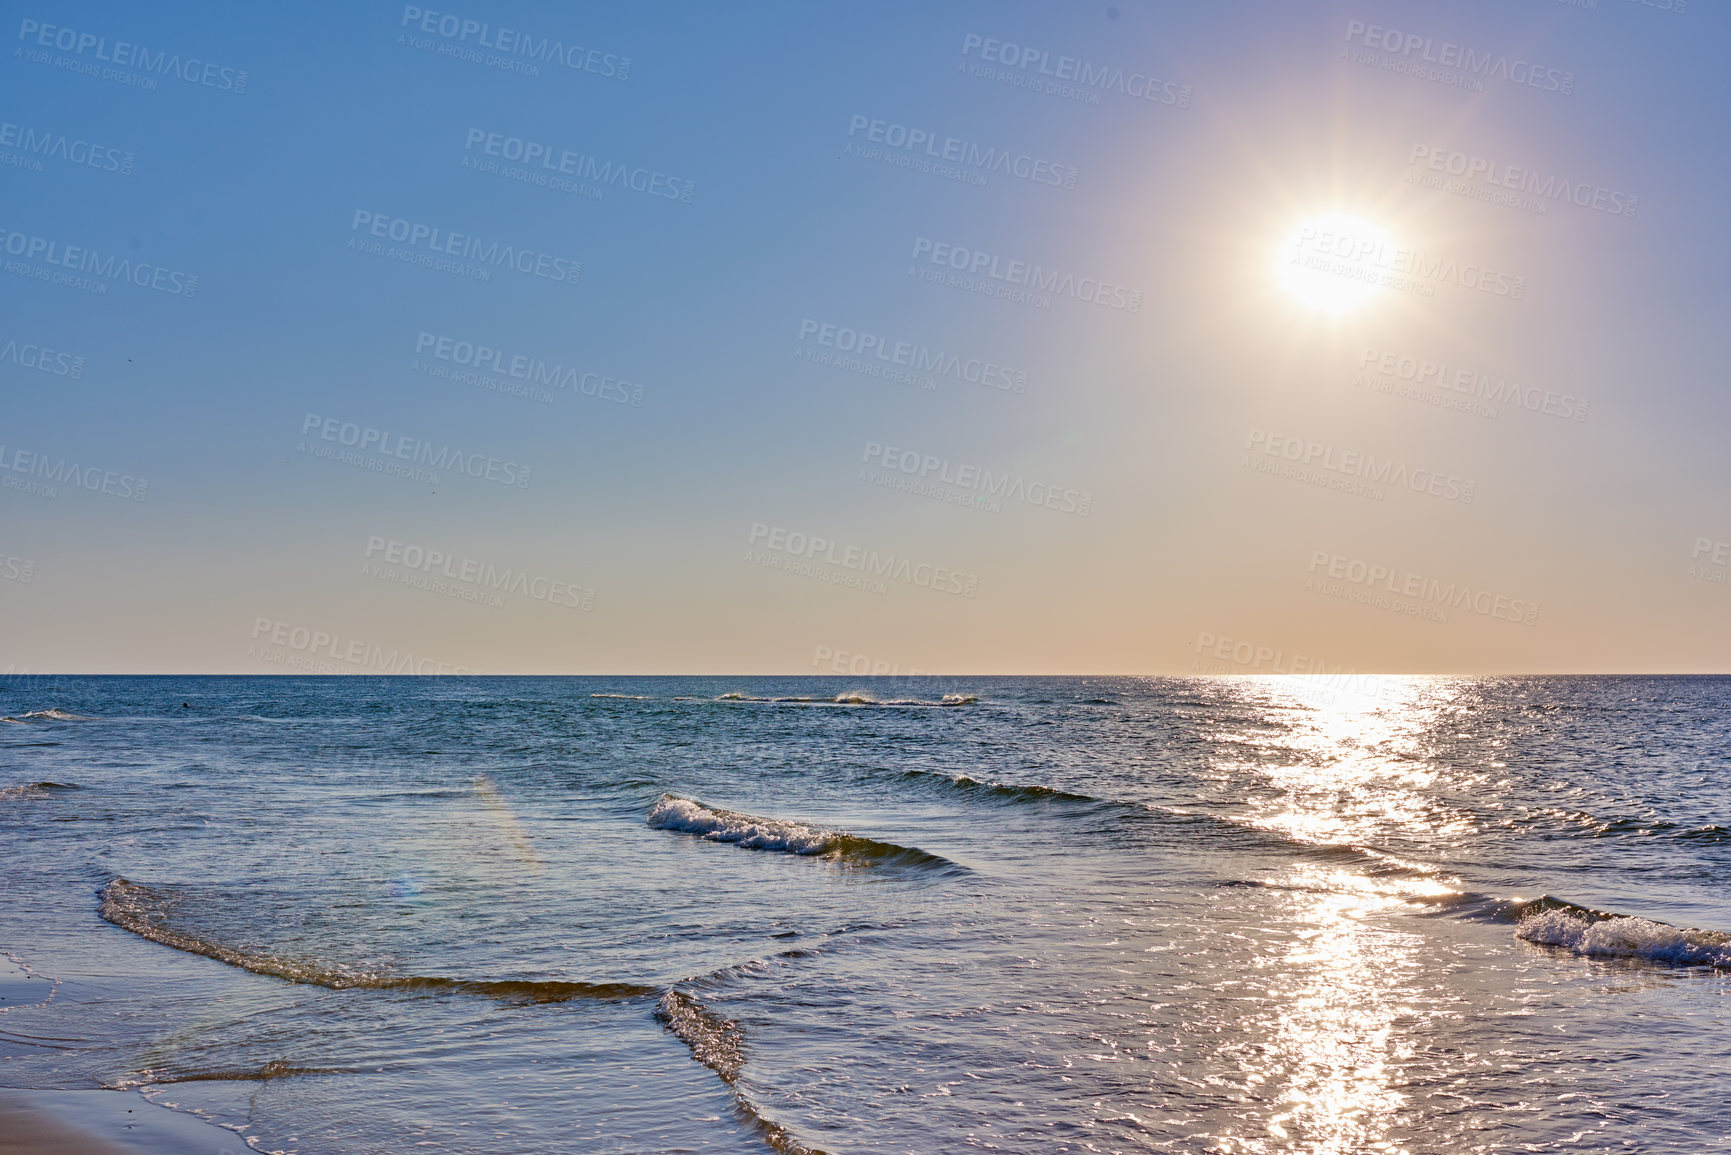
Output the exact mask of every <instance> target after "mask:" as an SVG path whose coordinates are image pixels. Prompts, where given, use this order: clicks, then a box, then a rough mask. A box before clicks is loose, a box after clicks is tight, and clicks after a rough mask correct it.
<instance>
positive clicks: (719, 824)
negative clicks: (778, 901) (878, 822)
mask: <svg viewBox="0 0 1731 1155" xmlns="http://www.w3.org/2000/svg"><path fill="white" fill-rule="evenodd" d="M647 821H648V823H649V825H650V826H652V827H654V828H655V829H657V830H677V831H681V832H683V833H686V834H695V835H698V836H699V837H701V838H704V839H706V840H708V841H710V842H731V843H733V844H734V845H735V846H741V847H744V848H745V849H747V850H773V851H779V852H781V853H783V854H799V855H806V856H823V857H826V858H834V859H838V860H840V861H842V862H847V863H850V864H853V865H858V866H879V865H885V866H905V867H914V868H917V869H932V870H942V871H959V870H961V869H963V868H962V867H960V866H958V865H957V864H956V863H954V862H951V861H950V860H949V859H947V858H943V857H940V856H939V855H936V854H929V853H927V852H926V851H924V850H920V849H918V848H917V847H911V846H898V845H896V844H895V843H893V842H879V841H878V840H876V839H874V838H860V837H858V836H857V835H853V834H848V833H847V832H846V831H842V830H828V829H825V828H823V827H819V826H808V825H806V824H805V823H803V822H792V821H788V820H786V819H781V818H760V817H758V816H757V815H754V814H741V813H739V812H738V811H734V810H720V809H712V808H710V807H708V806H704V805H703V804H702V803H700V802H693V801H692V800H691V799H689V798H678V797H675V796H674V795H672V794H663V795H662V796H661V797H660V798H658V799H656V801H655V805H654V806H652V807H650V809H649V817H648V819H647Z"/></svg>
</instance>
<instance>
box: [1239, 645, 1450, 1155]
mask: <svg viewBox="0 0 1731 1155" xmlns="http://www.w3.org/2000/svg"><path fill="white" fill-rule="evenodd" d="M1244 682H1245V684H1244V687H1243V697H1242V699H1241V701H1242V703H1243V705H1245V706H1246V707H1250V708H1251V709H1252V710H1253V712H1254V713H1255V714H1256V715H1259V716H1261V717H1264V718H1275V717H1278V718H1279V720H1280V723H1281V724H1280V725H1279V726H1277V727H1258V726H1254V725H1251V726H1246V727H1245V728H1244V729H1243V730H1242V731H1241V732H1240V733H1239V734H1237V735H1236V738H1237V741H1236V743H1235V745H1234V746H1233V747H1232V748H1233V749H1234V750H1235V752H1234V753H1232V754H1230V755H1227V756H1226V757H1228V758H1230V762H1229V763H1223V764H1222V766H1221V767H1220V769H1221V770H1222V771H1229V772H1230V773H1231V774H1232V775H1234V776H1237V777H1241V776H1243V775H1245V774H1246V773H1247V772H1248V773H1249V774H1250V775H1251V776H1252V777H1253V779H1254V780H1256V781H1258V782H1259V783H1260V788H1259V789H1258V790H1256V791H1254V792H1253V794H1252V796H1251V797H1250V799H1249V800H1248V801H1247V803H1246V806H1245V811H1246V812H1244V813H1243V814H1242V816H1241V820H1242V821H1244V822H1245V823H1246V824H1248V825H1250V826H1253V827H1255V828H1258V829H1262V830H1266V831H1269V832H1271V833H1274V834H1277V835H1279V836H1280V837H1282V838H1285V839H1289V840H1292V841H1294V842H1297V843H1301V844H1304V845H1308V846H1313V847H1316V848H1318V849H1319V850H1320V849H1322V848H1328V849H1329V850H1331V851H1332V850H1342V849H1350V850H1351V851H1354V852H1357V854H1358V864H1356V865H1349V866H1344V867H1342V866H1324V865H1322V864H1318V863H1302V864H1299V865H1295V866H1293V867H1291V868H1289V869H1287V870H1285V871H1283V872H1282V875H1281V877H1279V878H1276V879H1271V880H1269V881H1268V883H1267V885H1269V886H1270V887H1273V888H1275V889H1278V890H1280V891H1283V892H1285V894H1286V896H1287V898H1286V909H1285V913H1286V916H1287V919H1288V921H1287V922H1286V924H1285V926H1284V927H1271V928H1269V929H1270V931H1271V932H1273V933H1275V934H1278V935H1279V936H1280V940H1281V942H1282V945H1281V946H1280V947H1278V948H1275V949H1269V950H1267V951H1265V952H1264V953H1262V954H1261V955H1260V956H1259V957H1258V958H1257V960H1256V962H1255V964H1254V967H1255V971H1256V973H1257V986H1258V994H1259V996H1260V997H1257V998H1255V999H1253V1000H1252V1003H1251V1005H1252V1007H1253V1008H1254V1009H1253V1010H1251V1011H1250V1012H1249V1013H1248V1014H1247V1015H1246V1017H1245V1019H1246V1021H1245V1022H1244V1024H1243V1026H1244V1027H1245V1030H1244V1032H1243V1033H1242V1035H1241V1036H1240V1038H1241V1040H1242V1039H1250V1040H1256V1042H1254V1043H1245V1042H1243V1041H1240V1042H1237V1043H1235V1044H1231V1045H1230V1046H1228V1047H1227V1048H1226V1049H1227V1050H1228V1051H1230V1052H1231V1053H1230V1054H1223V1055H1222V1057H1223V1058H1227V1059H1229V1060H1231V1061H1233V1062H1234V1063H1235V1064H1236V1066H1237V1067H1238V1069H1239V1071H1240V1073H1241V1078H1242V1079H1243V1082H1244V1084H1245V1086H1246V1087H1247V1089H1249V1090H1250V1091H1251V1093H1252V1098H1253V1099H1254V1101H1255V1103H1256V1109H1254V1110H1252V1111H1251V1112H1250V1113H1249V1115H1248V1116H1247V1117H1244V1118H1243V1120H1242V1130H1241V1131H1240V1132H1238V1133H1235V1134H1230V1135H1222V1136H1220V1139H1221V1142H1222V1148H1221V1149H1222V1150H1227V1151H1241V1152H1277V1151H1305V1152H1314V1153H1317V1155H1349V1153H1359V1152H1381V1153H1385V1155H1404V1152H1405V1151H1406V1148H1405V1147H1403V1146H1402V1145H1401V1142H1400V1141H1399V1140H1398V1139H1397V1138H1396V1136H1397V1135H1398V1134H1399V1132H1400V1130H1401V1116H1402V1112H1403V1109H1404V1108H1405V1105H1406V1101H1407V1100H1406V1095H1405V1093H1404V1092H1403V1091H1402V1090H1401V1087H1402V1084H1403V1082H1404V1079H1403V1074H1402V1071H1403V1066H1404V1065H1405V1064H1407V1063H1408V1062H1409V1061H1410V1060H1411V1059H1412V1057H1413V1056H1414V1055H1415V1054H1416V1052H1417V1049H1418V1045H1419V1042H1418V1040H1419V1038H1420V1035H1419V1033H1418V1032H1419V1030H1420V1029H1422V1026H1423V1023H1424V1020H1425V1019H1426V1017H1427V1015H1428V1014H1429V1013H1430V1012H1427V1011H1424V1010H1422V1009H1421V1007H1423V1006H1424V1004H1425V1000H1424V998H1423V997H1422V992H1421V990H1420V984H1421V983H1422V980H1423V975H1424V970H1425V965H1426V956H1425V951H1424V947H1423V940H1422V939H1421V938H1420V937H1419V935H1417V934H1415V933H1412V932H1410V931H1408V930H1405V929H1402V928H1401V926H1400V925H1399V921H1398V918H1397V917H1396V916H1397V915H1398V914H1399V913H1400V912H1401V911H1402V910H1404V909H1408V908H1410V906H1411V904H1413V903H1415V902H1417V903H1423V902H1425V901H1426V900H1434V899H1436V898H1439V897H1445V896H1447V895H1449V894H1451V893H1454V892H1455V886H1454V885H1453V884H1452V880H1450V879H1448V878H1446V877H1444V876H1443V875H1442V874H1441V873H1440V872H1439V871H1438V869H1437V868H1436V867H1434V866H1430V865H1426V864H1425V863H1424V862H1421V861H1417V860H1416V859H1415V857H1414V856H1411V855H1409V854H1403V853H1402V851H1404V850H1410V849H1415V848H1423V849H1424V851H1425V853H1424V855H1423V857H1424V858H1425V859H1426V860H1428V861H1433V862H1434V861H1435V860H1436V857H1437V853H1436V852H1437V851H1438V850H1442V849H1446V847H1447V846H1448V845H1449V844H1452V843H1456V842H1458V841H1459V840H1460V839H1461V837H1462V836H1463V835H1465V834H1467V833H1469V832H1470V831H1471V829H1472V826H1471V823H1470V821H1469V819H1468V817H1467V812H1466V811H1465V809H1464V808H1461V807H1454V806H1451V805H1449V804H1448V803H1446V802H1444V801H1441V800H1439V798H1438V790H1437V786H1438V781H1437V777H1438V771H1437V769H1436V767H1435V765H1434V764H1433V763H1432V762H1431V761H1430V760H1429V759H1428V758H1427V757H1426V752H1427V734H1428V733H1429V731H1430V729H1431V728H1432V727H1433V726H1434V724H1435V721H1436V719H1437V717H1438V715H1439V712H1440V711H1442V710H1444V709H1446V708H1447V703H1448V699H1449V697H1450V696H1451V693H1452V691H1451V688H1450V687H1449V685H1448V684H1447V683H1439V682H1437V681H1434V680H1429V679H1426V680H1420V679H1412V678H1395V677H1386V678H1363V679H1358V680H1357V681H1356V682H1355V692H1350V693H1347V692H1342V691H1340V690H1339V689H1338V688H1337V687H1329V688H1326V689H1321V690H1319V688H1318V687H1316V686H1315V685H1306V684H1305V679H1302V678H1290V677H1278V678H1258V679H1245V680H1244Z"/></svg>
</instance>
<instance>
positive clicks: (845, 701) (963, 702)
mask: <svg viewBox="0 0 1731 1155" xmlns="http://www.w3.org/2000/svg"><path fill="white" fill-rule="evenodd" d="M674 700H675V701H702V699H694V698H676V699H674ZM979 700H980V699H979V698H978V697H977V696H976V695H973V694H945V695H944V696H943V697H941V698H938V699H936V700H933V699H930V698H879V697H877V696H876V695H874V694H871V693H869V692H867V691H865V690H844V691H842V692H841V693H839V694H837V695H835V696H834V697H832V698H818V697H812V696H809V695H772V696H758V695H755V694H743V693H740V692H739V691H737V690H732V691H729V692H728V693H725V694H718V695H716V697H715V698H714V701H717V702H767V703H774V704H778V705H786V706H933V707H943V706H949V707H954V706H971V705H973V704H974V703H976V702H978V701H979Z"/></svg>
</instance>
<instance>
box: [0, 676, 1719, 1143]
mask: <svg viewBox="0 0 1731 1155" xmlns="http://www.w3.org/2000/svg"><path fill="white" fill-rule="evenodd" d="M1728 706H1731V681H1726V680H1718V679H1684V678H1674V679H1661V678H1512V679H1509V678H1504V679H1459V678H1410V679H1407V678H1388V679H1360V680H1356V681H1355V682H1354V683H1353V684H1352V685H1351V686H1341V685H1338V684H1333V683H1328V682H1315V681H1307V680H1304V679H1279V678H1271V679H1130V678H1047V679H994V678H982V679H968V680H957V679H918V678H916V679H895V680H881V681H873V680H869V679H868V680H851V681H842V680H835V679H762V678H689V679H671V678H669V679H658V678H633V679H623V678H610V679H593V678H524V679H509V678H505V679H501V678H488V679H400V680H391V679H359V678H342V679H337V678H328V679H327V678H306V679H265V678H87V679H61V680H59V681H57V682H53V683H43V682H38V681H20V682H15V683H13V684H12V685H9V686H3V687H0V712H4V713H5V714H6V715H8V718H7V721H6V722H4V723H0V846H3V848H4V872H3V874H0V896H3V898H4V902H3V903H0V951H4V952H5V953H6V954H7V955H8V956H9V957H10V958H11V960H12V963H11V965H10V966H9V967H6V972H5V973H3V974H0V1085H7V1086H13V1087H32V1088H92V1087H143V1088H145V1093H146V1094H147V1095H148V1096H149V1097H150V1098H151V1099H153V1100H154V1101H156V1102H158V1103H163V1104H168V1105H173V1106H175V1107H177V1108H179V1109H182V1110H185V1111H189V1112H194V1113H198V1114H200V1115H202V1116H204V1117H205V1118H208V1119H210V1120H212V1121H215V1122H218V1123H221V1124H225V1125H227V1126H229V1127H232V1128H235V1129H236V1130H237V1132H238V1134H240V1135H241V1136H243V1137H244V1138H245V1141H246V1142H247V1143H249V1144H250V1145H252V1146H253V1147H255V1148H257V1149H259V1150H264V1151H279V1152H304V1153H309V1155H310V1153H315V1152H403V1151H410V1150H416V1151H419V1150H426V1151H461V1152H523V1151H537V1152H555V1151H570V1152H592V1151H593V1152H614V1151H617V1152H655V1151H720V1152H735V1151H737V1152H763V1151H766V1150H782V1151H801V1150H806V1149H811V1150H823V1151H829V1152H835V1153H838V1155H839V1153H843V1152H862V1153H863V1152H886V1153H888V1152H896V1153H900V1152H918V1153H922V1155H923V1153H926V1152H940V1151H955V1150H963V1149H968V1148H980V1149H984V1150H998V1151H1008V1152H1055V1151H1076V1152H1082V1151H1091V1152H1118V1151H1121V1152H1136V1151H1186V1152H1187V1151H1198V1152H1200V1151H1220V1152H1277V1151H1306V1152H1326V1153H1341V1155H1345V1153H1349V1152H1390V1153H1393V1152H1402V1151H1405V1152H1413V1153H1416V1152H1478V1151H1531V1150H1568V1151H1613V1150H1614V1151H1643V1152H1699V1151H1702V1150H1707V1149H1714V1148H1722V1147H1731V1074H1728V1072H1731V1030H1728V1028H1731V998H1728V997H1727V996H1728V995H1731V943H1728V940H1727V939H1726V938H1725V936H1723V935H1721V934H1719V933H1717V931H1720V930H1731V891H1728V889H1727V884H1728V883H1731V767H1728V766H1727V760H1728V750H1731V745H1728V742H1727V734H1728V729H1731V727H1728V725H1727V721H1726V719H1727V708H1728ZM49 711H52V712H49ZM0 965H4V964H0ZM28 976H37V977H35V978H31V977H28Z"/></svg>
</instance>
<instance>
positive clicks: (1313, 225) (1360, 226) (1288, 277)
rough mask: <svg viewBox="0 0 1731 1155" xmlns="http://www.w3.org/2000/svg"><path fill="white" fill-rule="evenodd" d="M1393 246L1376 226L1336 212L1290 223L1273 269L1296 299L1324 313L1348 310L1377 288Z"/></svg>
mask: <svg viewBox="0 0 1731 1155" xmlns="http://www.w3.org/2000/svg"><path fill="white" fill-rule="evenodd" d="M1394 251H1395V248H1394V243H1393V242H1392V241H1391V240H1390V239H1389V235H1388V233H1387V232H1386V231H1385V230H1384V229H1382V228H1381V227H1380V226H1378V225H1376V224H1375V223H1373V222H1371V221H1368V220H1365V219H1364V218H1363V217H1355V216H1350V215H1347V214H1344V213H1336V214H1332V215H1329V216H1323V217H1316V218H1313V219H1311V220H1308V221H1306V222H1304V223H1303V224H1302V225H1300V226H1299V227H1298V228H1297V229H1295V230H1294V231H1293V232H1292V233H1291V234H1290V235H1289V237H1288V238H1287V241H1286V243H1285V244H1284V245H1282V246H1281V248H1280V251H1279V252H1278V254H1276V272H1277V275H1278V277H1279V279H1280V283H1281V285H1282V286H1283V287H1284V288H1285V289H1286V291H1287V292H1288V293H1290V294H1291V295H1292V296H1293V297H1294V298H1295V299H1296V300H1297V301H1298V302H1299V303H1300V304H1303V305H1305V306H1306V307H1308V308H1311V309H1314V310H1316V311H1318V312H1323V313H1330V314H1340V313H1349V312H1352V311H1353V310H1355V309H1358V308H1361V307H1362V306H1364V305H1367V304H1369V303H1370V302H1371V301H1373V300H1375V299H1376V298H1377V297H1378V296H1380V295H1381V294H1382V292H1383V278H1384V276H1385V274H1386V273H1387V272H1388V262H1389V260H1390V259H1391V258H1392V256H1393V253H1394Z"/></svg>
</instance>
